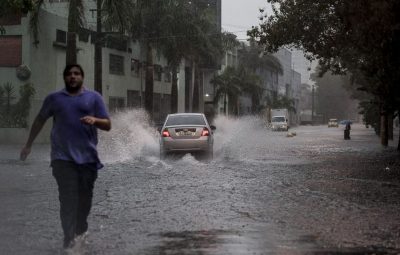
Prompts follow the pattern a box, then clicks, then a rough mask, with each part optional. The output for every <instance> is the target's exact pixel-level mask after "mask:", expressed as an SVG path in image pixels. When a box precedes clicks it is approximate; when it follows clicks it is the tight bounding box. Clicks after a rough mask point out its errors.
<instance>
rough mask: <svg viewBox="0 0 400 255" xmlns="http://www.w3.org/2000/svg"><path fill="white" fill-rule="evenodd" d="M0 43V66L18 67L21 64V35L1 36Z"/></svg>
mask: <svg viewBox="0 0 400 255" xmlns="http://www.w3.org/2000/svg"><path fill="white" fill-rule="evenodd" d="M0 45H1V47H0V67H17V66H19V65H21V63H22V38H21V36H0Z"/></svg>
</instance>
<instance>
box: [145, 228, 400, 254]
mask: <svg viewBox="0 0 400 255" xmlns="http://www.w3.org/2000/svg"><path fill="white" fill-rule="evenodd" d="M267 232H268V231H264V232H258V231H252V232H249V231H247V232H244V231H243V232H240V231H234V230H221V229H211V230H199V231H182V232H163V233H159V234H153V235H152V236H158V237H159V238H160V239H161V242H160V245H157V246H154V247H152V248H149V249H147V250H146V251H145V252H144V254H148V255H150V254H187V255H191V254H196V255H211V254H229V255H236V254H243V255H245V254H277V255H344V254H346V255H384V254H398V253H396V251H395V250H387V249H385V248H380V247H375V246H374V247H362V248H351V249H350V248H323V247H320V246H318V243H317V237H316V236H312V235H304V236H300V237H299V238H297V239H294V240H280V242H279V244H277V243H276V242H274V240H273V239H274V237H273V236H271V234H268V233H267ZM272 232H273V231H272Z"/></svg>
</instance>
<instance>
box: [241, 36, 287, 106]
mask: <svg viewBox="0 0 400 255" xmlns="http://www.w3.org/2000/svg"><path fill="white" fill-rule="evenodd" d="M239 52H240V54H239V69H240V70H242V72H244V73H246V76H249V78H250V77H251V76H253V78H250V80H251V81H252V82H250V84H252V85H250V84H248V85H247V86H245V89H244V91H245V92H247V93H248V94H250V95H251V98H252V112H253V113H256V112H258V111H259V110H260V107H261V105H260V102H261V99H262V97H263V93H264V92H265V91H264V90H263V89H262V88H261V87H260V81H261V80H262V78H261V77H260V76H259V75H257V74H259V73H261V72H262V70H265V69H267V70H272V71H273V72H275V73H276V74H280V75H281V74H283V68H282V65H281V64H280V62H279V60H278V59H277V58H276V57H275V56H273V55H271V54H266V53H265V52H264V51H263V49H262V48H261V47H259V46H257V45H256V44H255V43H254V42H250V45H249V46H247V45H244V44H243V45H242V47H241V49H240V51H239ZM256 80H257V81H256ZM276 94H277V93H276Z"/></svg>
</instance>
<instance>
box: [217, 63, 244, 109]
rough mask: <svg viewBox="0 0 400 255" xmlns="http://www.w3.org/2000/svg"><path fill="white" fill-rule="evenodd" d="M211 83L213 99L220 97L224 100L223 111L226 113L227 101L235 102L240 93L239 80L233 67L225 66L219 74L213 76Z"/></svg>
mask: <svg viewBox="0 0 400 255" xmlns="http://www.w3.org/2000/svg"><path fill="white" fill-rule="evenodd" d="M211 83H212V84H214V85H215V96H214V101H215V102H218V101H219V99H220V98H221V97H223V100H224V113H225V114H226V113H227V107H226V105H227V102H228V99H229V102H232V103H235V102H236V100H237V98H238V97H239V95H240V94H241V88H240V80H239V78H238V76H237V72H236V70H235V68H234V67H230V66H229V67H227V68H226V69H225V70H224V72H223V73H222V74H221V75H217V76H214V78H213V79H212V80H211Z"/></svg>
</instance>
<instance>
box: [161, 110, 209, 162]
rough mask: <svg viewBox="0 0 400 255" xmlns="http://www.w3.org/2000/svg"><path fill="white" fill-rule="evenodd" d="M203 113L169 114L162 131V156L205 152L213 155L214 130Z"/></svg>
mask: <svg viewBox="0 0 400 255" xmlns="http://www.w3.org/2000/svg"><path fill="white" fill-rule="evenodd" d="M215 129H216V128H215V126H210V125H209V124H208V121H207V118H206V117H205V115H204V114H202V113H176V114H169V115H168V116H167V117H166V119H165V122H164V124H163V126H162V128H160V129H159V131H160V158H161V159H164V158H165V156H166V155H167V154H170V153H196V154H203V155H205V156H206V157H207V158H208V159H211V158H212V157H213V145H214V138H213V131H214V130H215Z"/></svg>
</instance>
